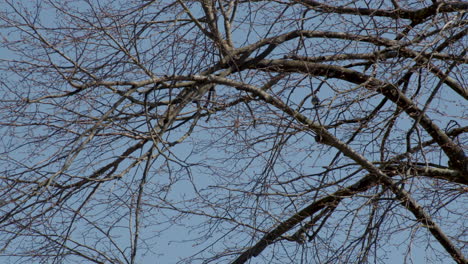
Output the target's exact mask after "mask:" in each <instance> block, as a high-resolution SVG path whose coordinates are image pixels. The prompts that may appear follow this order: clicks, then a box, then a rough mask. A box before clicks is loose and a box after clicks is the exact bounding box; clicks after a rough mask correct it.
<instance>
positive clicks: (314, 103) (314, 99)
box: [311, 94, 320, 108]
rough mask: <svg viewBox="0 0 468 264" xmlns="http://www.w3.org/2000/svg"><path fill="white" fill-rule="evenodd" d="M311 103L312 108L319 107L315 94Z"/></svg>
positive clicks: (318, 100)
mask: <svg viewBox="0 0 468 264" xmlns="http://www.w3.org/2000/svg"><path fill="white" fill-rule="evenodd" d="M311 102H312V106H313V108H317V107H318V106H319V105H320V99H319V98H318V97H317V95H315V94H313V95H312V98H311Z"/></svg>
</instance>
